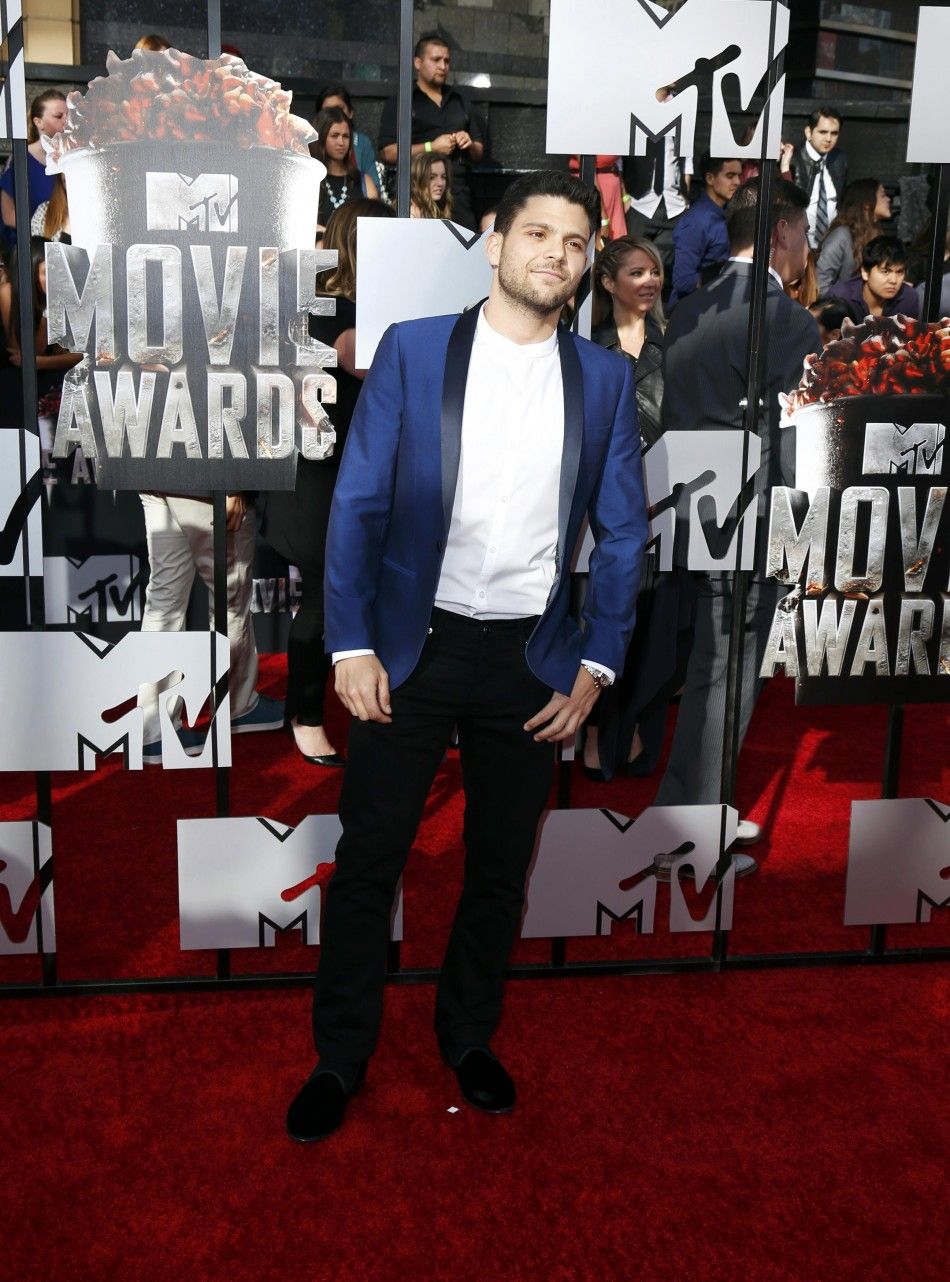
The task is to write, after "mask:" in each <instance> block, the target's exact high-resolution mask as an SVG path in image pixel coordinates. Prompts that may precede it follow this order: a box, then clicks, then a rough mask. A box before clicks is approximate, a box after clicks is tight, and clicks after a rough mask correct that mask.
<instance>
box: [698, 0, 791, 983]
mask: <svg viewBox="0 0 950 1282" xmlns="http://www.w3.org/2000/svg"><path fill="white" fill-rule="evenodd" d="M771 4H772V11H771V17H770V23H769V70H768V77H767V81H766V91H765V93H766V97H765V106H764V108H763V111H762V150H761V153H760V168H759V199H758V204H757V207H756V218H755V245H754V250H753V263H752V295H751V299H750V306H749V340H748V347H747V365H746V395H745V414H744V420H745V421H744V427H745V430H746V432H747V433H749V432H755V433H757V432H758V428H759V400H760V393H761V389H762V386H763V383H764V381H765V356H766V342H765V338H766V334H765V320H766V314H765V313H766V297H767V292H768V279H769V278H768V268H769V243H770V240H771V230H772V229H771V212H772V193H773V191H774V184H775V172H774V157H773V156H771V155H770V153H769V124H770V120H771V112H772V95H773V92H774V90H775V86H776V85H777V84H778V81H779V79H780V77H781V74H782V64H783V60H782V59H781V58H777V57H776V51H775V32H776V26H777V20H778V0H771ZM766 412H767V411H766ZM748 453H749V438H748V436H746V438H745V440H744V442H743V450H742V478H743V482H744V480H745V476H746V472H747V470H748V463H749V459H748ZM741 562H742V537H741V531H740V532H738V533H737V537H736V565H735V572H734V574H733V580H732V624H731V627H730V630H729V657H728V669H727V674H726V707H725V720H724V724H723V737H722V774H721V778H720V789H719V799H720V801H721V802H723V803H724V804H725V805H729V806H731V805H734V803H735V794H736V776H737V773H738V766H739V727H740V723H741V717H742V659H743V652H744V649H745V622H746V618H745V616H746V598H747V595H748V578H749V576H748V573H747V572H746V571H744V570H742V569H740V566H741ZM729 859H730V856H729V855H727V854H725V853H723V856H722V858H721V859H720V865H719V867H718V868H717V879H718V881H719V882H720V890H719V891H717V896H716V921H717V925H716V929H715V931H714V933H713V958H714V960H715V961H717V962H718V963H719V964H722V963H724V962H725V960H726V952H727V943H726V932H725V931H723V930H722V929H721V927H720V926H719V914H720V909H721V898H722V890H721V882H722V878H723V876H724V875H725V873H726V870H727V868H728V866H729Z"/></svg>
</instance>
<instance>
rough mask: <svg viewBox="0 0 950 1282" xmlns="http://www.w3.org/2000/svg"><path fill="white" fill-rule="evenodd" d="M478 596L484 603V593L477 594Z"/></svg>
mask: <svg viewBox="0 0 950 1282" xmlns="http://www.w3.org/2000/svg"><path fill="white" fill-rule="evenodd" d="M478 596H479V600H481V601H484V600H485V593H484V592H479V594H478Z"/></svg>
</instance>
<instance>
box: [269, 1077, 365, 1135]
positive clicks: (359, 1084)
mask: <svg viewBox="0 0 950 1282" xmlns="http://www.w3.org/2000/svg"><path fill="white" fill-rule="evenodd" d="M365 1083H366V1079H365V1078H364V1079H363V1081H361V1082H357V1084H356V1085H355V1086H354V1087H353V1089H352V1090H351V1091H350V1093H349V1095H347V1097H346V1108H344V1110H343V1116H342V1117H341V1118H340V1120H339V1122H338V1123H337V1124H336V1126H334V1128H333V1130H332V1131H323V1132H322V1133H321V1134H320V1135H295V1134H294V1133H293V1131H292V1130H291V1129H290V1127H289V1126H287V1125H286V1123H285V1125H284V1130H285V1131H286V1132H287V1136H288V1138H289V1139H292V1140H293V1142H294V1143H295V1144H319V1143H320V1141H321V1140H328V1139H329V1138H330V1136H331V1135H336V1133H337V1131H339V1130H341V1129H342V1127H343V1123H344V1122H345V1121H346V1110H347V1108H349V1106H350V1100H351V1099H353V1097H354V1096H355V1095H359V1093H360V1091H361V1090H362V1089H363V1087H364V1085H365Z"/></svg>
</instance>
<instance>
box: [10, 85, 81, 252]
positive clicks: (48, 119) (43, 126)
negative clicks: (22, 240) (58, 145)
mask: <svg viewBox="0 0 950 1282" xmlns="http://www.w3.org/2000/svg"><path fill="white" fill-rule="evenodd" d="M65 126H66V95H65V94H64V93H63V92H62V90H61V89H47V90H46V91H45V92H44V93H41V94H37V96H36V97H35V98H34V99H33V101H32V102H31V103H30V126H29V132H28V134H27V138H28V140H29V146H28V147H27V162H26V163H27V183H28V186H29V192H30V217H31V218H32V217H33V215H34V213H35V212H36V207H37V205H42V203H43V201H44V200H49V198H50V196H51V195H52V194H53V177H52V175H51V174H47V172H46V152H45V151H44V150H43V141H42V135H45V136H46V137H47V138H52V137H53V135H54V134H58V133H61V132H62V130H63V129H64V128H65ZM0 218H2V221H3V232H4V235H5V237H6V240H7V243H8V244H10V245H13V244H15V243H16V174H15V173H14V169H13V165H12V164H10V165H8V166H7V168H6V169H5V170H4V171H3V174H2V175H0Z"/></svg>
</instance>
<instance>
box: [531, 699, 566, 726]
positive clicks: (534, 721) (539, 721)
mask: <svg viewBox="0 0 950 1282" xmlns="http://www.w3.org/2000/svg"><path fill="white" fill-rule="evenodd" d="M563 701H564V696H563V695H554V697H553V698H551V699H549V700H548V702H547V703H546V704H545V705H544V707H543V708H542V709H541V711H540V712H538V713H536V714H535V715H534V716H533V717H532V718H531V720H530V721H526V722H525V723H524V729H525V730H534V728H535V727H536V726H540V725H543V724H544V722H545V721H550V720H551V718H552V717H553V716H554V714H555V712H557V710H558V708H560V707H562V706H563Z"/></svg>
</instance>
